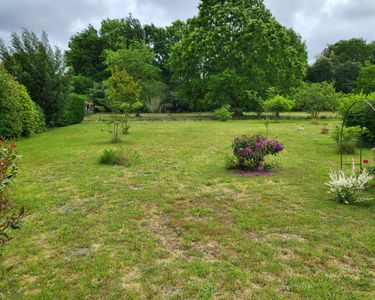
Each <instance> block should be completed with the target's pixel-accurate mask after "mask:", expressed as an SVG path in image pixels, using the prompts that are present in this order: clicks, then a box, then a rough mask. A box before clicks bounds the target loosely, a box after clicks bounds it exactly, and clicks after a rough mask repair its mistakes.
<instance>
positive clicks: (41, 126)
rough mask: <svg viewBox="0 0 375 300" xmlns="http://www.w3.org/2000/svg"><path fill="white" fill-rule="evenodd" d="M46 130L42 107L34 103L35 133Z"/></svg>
mask: <svg viewBox="0 0 375 300" xmlns="http://www.w3.org/2000/svg"><path fill="white" fill-rule="evenodd" d="M46 130H47V124H46V118H45V116H44V112H43V109H42V108H41V107H40V106H39V105H38V104H36V103H35V133H42V132H45V131H46Z"/></svg>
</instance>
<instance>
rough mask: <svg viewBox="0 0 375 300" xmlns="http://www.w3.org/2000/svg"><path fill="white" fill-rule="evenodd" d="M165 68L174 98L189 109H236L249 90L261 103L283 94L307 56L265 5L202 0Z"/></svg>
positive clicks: (296, 78)
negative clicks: (271, 94)
mask: <svg viewBox="0 0 375 300" xmlns="http://www.w3.org/2000/svg"><path fill="white" fill-rule="evenodd" d="M169 63H170V66H171V69H172V71H173V76H174V84H175V85H176V87H177V88H176V94H177V96H178V97H180V98H185V99H187V101H189V102H190V108H191V109H196V110H197V109H205V110H209V109H213V108H216V107H219V106H221V105H223V104H230V105H231V106H232V107H233V108H240V107H245V106H247V105H248V103H249V102H250V99H249V98H248V97H247V95H249V93H248V92H249V91H251V92H252V93H250V94H253V92H255V93H256V94H258V95H259V96H260V97H263V98H264V97H265V96H266V91H267V89H269V88H270V87H275V88H276V89H277V90H278V91H280V93H281V94H284V93H287V92H288V91H289V90H290V89H291V88H293V87H295V86H297V85H298V84H300V82H301V81H302V79H304V77H305V73H306V67H307V53H306V47H305V44H304V43H303V42H302V41H301V38H300V37H299V36H298V35H297V34H296V33H295V32H294V31H293V30H291V29H286V28H285V27H283V26H282V25H280V24H279V23H278V22H277V21H276V20H275V18H274V17H273V16H272V14H271V13H270V11H269V10H268V9H267V8H266V7H265V6H264V4H263V1H260V0H249V1H243V0H231V1H228V0H227V1H207V0H206V1H201V3H200V5H199V14H198V16H197V17H195V18H193V19H190V20H189V21H188V23H187V30H186V34H185V36H184V37H183V38H182V39H181V40H180V41H179V42H178V43H177V44H175V45H174V46H173V48H172V52H171V57H170V60H169ZM228 78H229V79H230V81H227V79H228ZM221 84H225V87H223V88H222V89H221V91H220V92H219V91H218V89H217V87H218V85H221ZM233 88H236V91H233ZM202 103H203V106H204V107H202Z"/></svg>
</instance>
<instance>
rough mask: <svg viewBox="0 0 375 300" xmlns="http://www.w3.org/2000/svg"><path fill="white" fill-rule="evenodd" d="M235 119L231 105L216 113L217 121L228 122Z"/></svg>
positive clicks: (221, 108) (224, 106)
mask: <svg viewBox="0 0 375 300" xmlns="http://www.w3.org/2000/svg"><path fill="white" fill-rule="evenodd" d="M232 117H233V112H231V111H230V105H223V106H222V107H220V108H219V109H217V110H215V111H214V118H215V120H220V121H222V122H226V121H228V120H231V119H232Z"/></svg>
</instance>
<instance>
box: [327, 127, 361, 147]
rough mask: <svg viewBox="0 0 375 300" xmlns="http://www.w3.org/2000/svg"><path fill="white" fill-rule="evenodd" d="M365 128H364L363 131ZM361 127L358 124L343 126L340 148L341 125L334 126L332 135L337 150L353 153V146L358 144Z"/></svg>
mask: <svg viewBox="0 0 375 300" xmlns="http://www.w3.org/2000/svg"><path fill="white" fill-rule="evenodd" d="M365 131H366V130H364V132H365ZM361 132H362V129H361V127H360V126H351V127H344V130H343V133H342V144H341V148H340V142H341V141H340V140H341V127H338V126H336V128H335V130H334V131H333V133H332V137H333V138H334V139H335V141H336V143H337V146H338V148H339V151H340V150H342V152H343V153H345V154H354V153H355V148H356V146H357V145H358V141H359V139H360V137H361Z"/></svg>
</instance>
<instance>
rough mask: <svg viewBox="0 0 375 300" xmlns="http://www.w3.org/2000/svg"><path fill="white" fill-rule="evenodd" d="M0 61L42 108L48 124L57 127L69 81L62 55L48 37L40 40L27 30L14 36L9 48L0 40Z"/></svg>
mask: <svg viewBox="0 0 375 300" xmlns="http://www.w3.org/2000/svg"><path fill="white" fill-rule="evenodd" d="M0 59H1V61H2V63H3V65H4V67H5V68H6V70H7V71H8V72H9V73H11V74H12V75H13V76H14V77H15V78H16V79H17V80H18V81H19V82H20V83H22V84H23V85H24V86H25V87H26V88H27V90H28V92H29V94H30V96H31V98H32V99H33V100H34V101H35V102H36V103H37V104H38V105H39V106H40V107H41V108H42V109H43V111H44V114H45V116H46V121H47V123H48V124H49V125H54V124H55V122H56V120H57V119H58V118H59V114H61V112H62V110H63V109H64V101H65V96H66V91H67V89H68V88H67V87H68V82H67V78H66V76H65V73H64V72H65V64H64V61H63V56H62V54H61V52H60V50H59V49H57V48H56V50H53V49H52V47H51V46H50V44H49V41H48V38H47V34H46V33H44V32H43V34H42V36H41V37H38V36H37V35H36V34H35V33H33V32H31V31H28V30H26V29H24V30H23V32H22V34H21V35H20V36H19V35H17V34H16V33H13V34H12V36H11V46H10V47H6V46H5V44H4V43H3V42H2V41H0Z"/></svg>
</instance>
